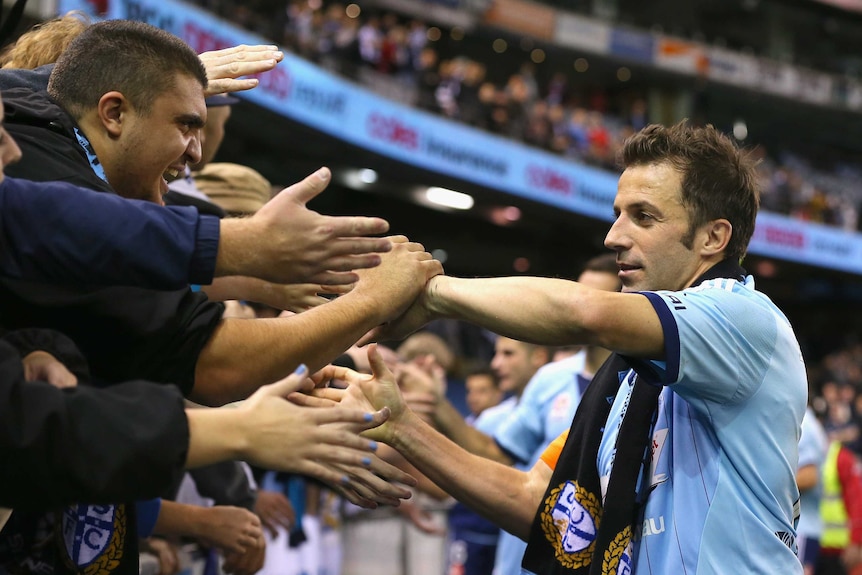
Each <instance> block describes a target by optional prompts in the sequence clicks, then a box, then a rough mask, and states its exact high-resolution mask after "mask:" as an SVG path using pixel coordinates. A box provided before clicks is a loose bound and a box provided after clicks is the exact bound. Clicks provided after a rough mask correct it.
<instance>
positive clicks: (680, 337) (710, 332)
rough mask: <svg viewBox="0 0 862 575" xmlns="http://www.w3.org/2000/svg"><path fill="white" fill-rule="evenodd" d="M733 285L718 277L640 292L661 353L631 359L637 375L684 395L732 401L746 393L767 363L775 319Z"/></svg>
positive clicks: (757, 381)
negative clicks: (660, 337) (655, 320)
mask: <svg viewBox="0 0 862 575" xmlns="http://www.w3.org/2000/svg"><path fill="white" fill-rule="evenodd" d="M734 284H737V282H735V281H734V280H724V279H722V280H713V281H709V282H705V283H704V284H701V286H698V287H697V288H692V289H687V290H684V291H681V292H643V295H645V296H646V297H647V298H648V299H649V301H650V303H651V304H652V306H653V308H654V309H655V311H656V313H657V314H658V317H659V320H660V321H661V325H662V330H663V332H664V340H665V357H664V361H662V362H658V361H653V362H648V363H647V362H635V364H636V365H635V369H636V370H637V372H638V375H639V376H641V377H642V378H644V379H645V380H646V381H649V382H650V383H654V384H659V385H673V386H674V391H675V392H676V393H678V394H680V395H681V396H682V397H684V398H686V399H688V400H703V401H710V402H717V403H736V402H739V401H743V400H744V399H746V398H748V397H750V396H751V394H752V393H753V392H754V391H755V390H756V389H757V388H758V387H759V385H760V384H761V383H762V381H763V377H764V375H765V373H766V371H767V369H768V367H769V365H770V360H771V359H772V355H773V351H774V349H775V344H776V338H777V335H776V334H777V323H776V322H777V318H776V315H775V313H774V312H773V311H772V310H771V309H770V307H769V306H768V305H765V304H764V303H763V302H759V301H757V299H756V297H757V296H754V295H747V294H746V293H745V291H749V290H747V289H746V288H744V287H741V286H739V285H736V286H735V285H734ZM750 291H752V292H753V290H750Z"/></svg>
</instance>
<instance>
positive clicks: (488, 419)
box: [474, 396, 518, 437]
mask: <svg viewBox="0 0 862 575" xmlns="http://www.w3.org/2000/svg"><path fill="white" fill-rule="evenodd" d="M516 405H518V398H517V397H515V396H512V397H507V398H506V399H504V400H503V401H501V402H500V403H498V404H497V405H495V406H493V407H489V408H488V409H486V410H484V411H483V412H482V413H480V414H479V417H477V418H476V422H475V423H474V427H475V428H476V429H478V430H479V431H481V432H482V433H484V434H485V435H490V436H492V437H493V436H494V433H495V432H496V431H497V429H499V427H500V426H501V425H502V424H503V422H504V421H506V418H508V417H509V414H510V413H512V410H513V409H515V406H516Z"/></svg>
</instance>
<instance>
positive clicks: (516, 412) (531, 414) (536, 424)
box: [494, 378, 543, 464]
mask: <svg viewBox="0 0 862 575" xmlns="http://www.w3.org/2000/svg"><path fill="white" fill-rule="evenodd" d="M534 384H535V385H534ZM541 384H542V381H541V380H540V379H538V378H534V379H533V380H531V381H530V383H528V384H527V387H526V388H525V389H524V394H523V395H522V396H521V399H520V401H519V402H518V405H517V406H515V409H513V410H512V412H511V413H510V414H509V416H508V417H507V418H506V419H505V420H503V421H502V422H501V423H500V425H499V426H498V427H497V431H496V432H495V433H494V441H496V442H497V445H499V446H500V449H502V450H503V451H504V452H505V453H507V454H508V455H509V456H510V457H512V459H514V460H515V461H516V462H517V463H522V464H524V463H527V462H528V461H530V458H531V457H533V455H534V454H535V452H536V450H537V449H538V448H539V447H540V446H541V442H542V437H543V434H542V406H541V403H540V401H539V397H538V395H539V391H540V389H541Z"/></svg>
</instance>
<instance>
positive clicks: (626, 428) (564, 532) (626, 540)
mask: <svg viewBox="0 0 862 575" xmlns="http://www.w3.org/2000/svg"><path fill="white" fill-rule="evenodd" d="M745 275H746V272H745V270H743V269H742V268H741V267H739V265H738V264H736V263H735V262H731V261H728V260H724V261H722V262H720V263H718V264H716V265H715V266H713V267H712V268H710V269H709V270H707V272H706V273H704V274H703V275H702V276H701V277H700V278H698V279H697V280H696V281H695V282H694V283H693V284H692V285H698V284H700V283H701V282H704V281H706V280H710V279H716V278H734V279H738V280H740V281H741V280H742V279H743V278H744V277H745ZM644 365H645V364H644V363H642V362H640V361H639V360H636V359H632V358H626V357H623V356H621V355H618V354H612V355H611V356H610V357H609V358H608V360H607V361H606V362H605V363H604V364H603V365H602V367H601V369H599V371H598V372H597V373H596V375H595V376H594V377H593V380H592V382H591V383H590V385H589V386H588V387H587V390H586V393H584V396H583V397H582V398H581V403H580V405H579V406H578V410H577V412H576V413H575V418H574V420H573V421H572V427H571V429H570V430H569V437H568V439H567V440H566V444H565V446H564V447H563V450H562V452H561V453H560V457H559V461H558V462H557V466H556V467H555V469H554V473H553V475H552V476H551V481H550V483H549V485H548V489H547V491H546V492H545V496H544V498H543V499H542V502H541V504H540V506H539V509H538V510H537V512H536V516H535V518H534V519H533V525H532V527H531V529H530V539H529V544H528V545H527V551H526V553H525V554H524V561H523V566H524V568H525V569H528V570H529V571H532V572H533V573H537V574H539V575H558V574H559V575H561V574H566V575H628V574H630V573H632V572H633V568H634V566H633V563H632V560H633V558H632V557H631V556H630V555H629V554H628V553H626V549H627V548H628V546H629V544H630V543H631V542H632V539H633V538H635V537H636V535H637V529H638V525H639V523H640V521H641V517H640V516H641V514H642V511H643V508H644V505H645V499H646V490H645V489H640V490H639V489H638V487H639V484H638V479H639V478H640V477H641V472H642V470H647V472H648V471H649V468H650V463H651V456H652V449H651V448H650V434H651V433H652V428H653V425H654V423H655V417H656V415H657V407H658V397H659V394H660V393H661V390H662V386H660V385H652V384H650V383H647V382H646V381H644V380H643V379H641V378H640V377H636V378H635V379H634V382H633V384H631V385H634V389H633V390H632V392H631V397H630V398H629V404H628V406H627V408H626V411H625V415H624V417H623V421H622V424H621V426H620V429H619V434H618V437H617V443H616V455H615V457H614V463H613V469H612V471H611V475H610V479H609V481H608V487H607V492H606V496H605V499H604V504H603V503H602V489H601V483H600V478H599V473H598V469H597V460H598V452H599V445H600V444H601V441H602V436H603V434H604V430H605V425H606V424H607V420H608V415H609V413H610V410H611V406H612V405H613V402H614V398H615V397H616V395H617V391H618V390H619V387H620V385H622V384H623V382H624V380H625V379H626V376H627V374H628V372H629V371H630V370H632V369H634V370H635V371H636V372H637V371H638V370H640V369H641V367H642V366H644ZM625 385H630V383H625ZM638 493H641V494H642V497H641V499H639V497H638Z"/></svg>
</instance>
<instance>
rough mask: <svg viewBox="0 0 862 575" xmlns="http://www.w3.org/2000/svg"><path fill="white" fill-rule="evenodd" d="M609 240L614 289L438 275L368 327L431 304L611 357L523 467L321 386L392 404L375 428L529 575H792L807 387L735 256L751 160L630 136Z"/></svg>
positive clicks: (751, 184)
mask: <svg viewBox="0 0 862 575" xmlns="http://www.w3.org/2000/svg"><path fill="white" fill-rule="evenodd" d="M621 163H622V165H623V172H622V175H621V176H620V178H619V182H618V187H617V194H616V197H615V199H614V215H615V219H614V222H613V224H612V225H611V228H610V231H609V232H608V234H607V236H606V238H605V245H606V246H607V247H608V248H610V249H612V250H613V251H614V252H616V256H617V259H616V261H617V266H618V268H619V278H620V280H621V281H622V284H623V293H613V292H607V291H601V290H595V289H592V288H589V287H587V286H583V285H581V284H578V283H575V282H568V281H565V280H560V279H552V278H534V277H511V278H478V279H464V278H454V277H448V276H444V275H441V276H436V277H434V278H432V279H431V280H430V281H429V282H428V284H427V285H426V289H425V291H424V292H423V293H422V294H421V295H420V297H419V298H418V299H417V300H416V301H415V302H414V304H413V305H412V306H411V307H410V308H409V309H408V310H407V311H406V312H405V314H404V315H403V316H401V318H399V319H398V320H396V321H393V322H390V323H388V324H386V325H385V326H382V327H381V328H379V329H378V330H377V331H376V332H375V333H372V334H370V335H369V336H368V338H367V339H374V338H384V337H385V338H390V337H397V336H399V335H400V334H403V333H409V332H410V331H412V330H414V329H416V328H417V327H418V326H419V325H421V324H423V323H425V322H426V321H429V320H431V319H435V318H437V317H451V318H455V319H461V320H466V321H470V322H473V323H476V324H478V325H481V326H483V327H485V328H487V329H490V330H491V331H493V332H495V333H500V334H504V335H506V336H509V337H517V338H519V339H523V340H527V341H533V342H536V343H542V344H557V345H566V344H589V345H598V346H601V347H605V348H607V349H610V350H612V351H613V352H614V354H612V355H611V356H610V358H609V359H608V360H607V361H606V362H605V364H604V365H603V366H602V368H601V369H600V370H599V371H598V372H597V373H596V375H595V376H594V378H593V380H592V382H591V383H590V385H589V386H588V387H587V391H586V393H585V394H584V397H583V398H582V399H581V403H580V406H579V407H578V410H577V413H576V415H575V418H574V420H573V422H572V426H571V428H570V430H569V431H568V432H565V433H564V434H563V436H561V437H560V438H558V440H555V442H554V443H553V444H552V445H551V446H550V447H549V448H548V450H546V453H545V454H544V455H543V456H542V458H541V459H540V460H539V461H538V462H537V463H536V464H535V465H534V466H533V467H532V468H531V469H530V470H529V471H527V472H524V471H519V470H517V469H513V468H511V467H508V466H505V465H500V464H498V463H496V462H492V461H488V460H487V459H485V458H482V457H479V456H475V455H471V454H469V453H467V452H465V451H464V450H462V449H460V448H459V447H458V446H457V445H455V444H454V443H452V442H451V441H449V440H448V439H447V438H446V437H445V436H443V435H442V434H440V433H438V432H437V431H435V430H434V429H433V428H431V427H430V426H429V425H428V424H427V423H425V422H424V421H422V420H421V419H420V418H419V417H418V416H417V415H415V414H414V413H413V412H412V411H411V410H410V409H408V408H407V407H406V405H405V404H404V402H403V400H402V399H401V397H400V394H399V392H398V389H397V386H396V385H395V381H394V377H393V376H392V374H391V373H390V372H389V371H388V370H387V369H386V367H385V366H384V365H383V363H382V362H381V361H380V358H379V356H378V355H377V354H376V353H375V349H374V346H369V348H370V349H369V356H370V360H371V364H372V367H373V375H372V376H363V375H360V374H352V373H349V372H348V371H347V370H345V369H343V368H331V369H328V370H326V371H325V372H324V373H322V374H321V375H320V377H321V378H326V377H329V376H335V377H338V378H339V379H342V380H345V381H348V382H349V383H350V385H349V386H348V388H347V389H346V390H344V391H337V390H325V391H324V392H323V393H321V395H324V396H325V397H328V398H330V399H333V400H341V401H342V404H347V405H362V406H366V408H367V406H369V405H371V406H374V405H387V406H389V407H390V408H391V410H392V417H391V419H390V420H389V421H387V423H385V424H384V425H383V426H381V427H380V428H378V429H377V430H374V431H373V432H370V433H369V434H368V435H369V436H371V437H374V438H375V439H378V440H381V441H384V442H386V443H388V444H390V445H392V446H393V447H394V448H396V449H397V450H398V451H400V452H401V453H402V454H403V455H404V456H405V457H406V458H407V459H408V460H409V461H410V462H411V463H412V464H413V465H415V466H416V467H417V468H418V469H419V470H420V471H421V472H423V473H424V474H425V475H427V476H428V477H429V478H430V479H431V480H432V481H434V482H435V483H437V484H438V485H439V486H440V487H441V488H443V489H444V490H446V491H447V492H448V493H450V494H451V495H453V496H454V497H456V498H457V499H459V500H461V501H463V502H464V503H466V504H467V505H469V506H471V507H472V508H473V509H475V510H476V511H478V512H480V513H482V514H484V515H485V516H487V517H488V518H490V519H492V520H494V521H495V522H496V523H498V524H499V525H500V526H501V527H503V528H504V529H506V530H507V531H510V532H512V533H514V534H517V535H518V536H520V537H522V538H524V539H525V540H527V541H528V546H527V551H526V554H525V556H524V562H523V563H522V569H523V572H524V573H536V574H542V575H545V574H557V573H566V574H576V575H586V574H589V575H596V574H608V573H613V574H633V575H647V574H654V575H659V574H661V575H664V574H668V573H674V574H676V573H697V574H698V575H716V574H719V573H740V574H742V573H744V574H748V575H754V574H758V575H767V574H769V575H771V574H774V573H782V574H788V575H798V574H801V573H802V565H801V563H800V562H799V559H798V558H797V556H796V550H797V549H796V540H795V539H796V533H795V526H796V521H797V519H798V515H797V510H798V499H799V491H798V489H797V486H796V481H795V472H796V461H797V458H798V441H799V435H800V426H801V423H802V417H803V414H804V412H805V407H806V399H807V388H808V386H807V382H806V372H805V366H804V363H803V359H802V353H801V351H800V349H799V345H798V342H797V340H796V337H795V335H794V333H793V329H792V328H791V326H790V324H789V322H788V320H787V318H786V317H785V316H784V314H783V313H782V312H781V311H780V310H779V309H778V308H777V307H776V306H775V305H774V304H773V303H772V302H771V301H770V300H769V298H767V297H766V296H765V295H764V294H762V293H760V292H758V291H756V290H755V287H754V280H753V278H752V277H751V276H750V275H748V274H747V273H746V272H745V271H744V270H743V269H742V268H741V267H740V265H739V264H740V261H741V259H742V257H743V256H744V255H745V252H746V248H747V245H748V242H749V240H750V238H751V236H752V234H753V233H754V225H755V218H756V214H757V210H758V201H759V200H758V189H757V183H756V182H757V178H756V175H755V171H754V163H753V161H752V160H751V159H750V158H749V157H748V156H746V155H745V154H743V153H742V152H741V151H740V150H739V149H738V148H737V147H736V146H735V144H734V143H733V142H732V141H731V140H730V139H729V138H728V137H727V136H725V135H723V134H721V133H720V132H719V131H718V130H716V129H715V128H713V127H712V126H707V127H694V126H691V125H688V124H686V123H681V124H677V125H675V126H672V127H664V126H659V125H651V126H648V127H647V128H645V129H643V130H641V131H640V132H638V133H636V134H634V135H633V136H632V137H630V138H629V139H628V140H627V141H626V143H625V144H624V146H623V150H622V154H621Z"/></svg>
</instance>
